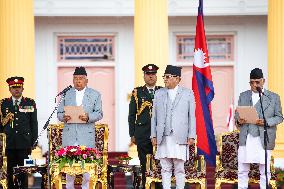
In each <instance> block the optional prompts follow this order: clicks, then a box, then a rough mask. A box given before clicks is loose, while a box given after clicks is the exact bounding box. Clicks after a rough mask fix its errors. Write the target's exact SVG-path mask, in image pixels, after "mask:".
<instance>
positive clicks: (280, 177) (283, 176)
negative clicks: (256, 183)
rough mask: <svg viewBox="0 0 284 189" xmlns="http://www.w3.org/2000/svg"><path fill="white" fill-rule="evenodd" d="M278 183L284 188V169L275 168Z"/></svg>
mask: <svg viewBox="0 0 284 189" xmlns="http://www.w3.org/2000/svg"><path fill="white" fill-rule="evenodd" d="M275 174H276V184H277V187H279V188H284V169H281V168H277V167H276V168H275Z"/></svg>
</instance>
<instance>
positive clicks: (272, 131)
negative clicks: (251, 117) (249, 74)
mask: <svg viewBox="0 0 284 189" xmlns="http://www.w3.org/2000/svg"><path fill="white" fill-rule="evenodd" d="M262 100H263V109H264V116H265V118H266V121H267V124H268V129H267V134H268V138H269V142H268V143H267V149H268V150H273V149H274V147H275V139H276V126H277V125H278V124H279V123H281V122H282V121H283V115H282V107H281V102H280V97H279V95H277V94H275V93H273V92H271V91H269V90H264V95H262ZM252 105H253V104H252V91H251V90H248V91H245V92H243V93H241V94H240V97H239V101H238V106H252ZM254 107H255V108H256V111H257V113H258V116H259V118H260V119H263V116H262V112H261V105H260V101H258V102H257V103H256V104H255V106H254ZM238 118H239V115H238V113H236V115H235V120H236V121H237V120H238ZM249 125H251V126H254V127H257V128H258V130H259V133H260V139H261V143H262V146H263V148H264V127H259V126H257V125H254V124H243V125H242V126H240V146H245V145H246V139H247V135H248V129H249Z"/></svg>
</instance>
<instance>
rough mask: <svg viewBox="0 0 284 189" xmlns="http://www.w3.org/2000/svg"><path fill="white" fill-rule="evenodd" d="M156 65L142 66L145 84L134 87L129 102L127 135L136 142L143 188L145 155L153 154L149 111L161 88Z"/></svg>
mask: <svg viewBox="0 0 284 189" xmlns="http://www.w3.org/2000/svg"><path fill="white" fill-rule="evenodd" d="M158 69H159V67H158V66H156V65H155V64H148V65H146V66H144V67H143V68H142V70H143V72H144V81H145V85H144V86H142V87H136V88H135V89H134V90H133V92H132V96H131V100H130V104H129V115H128V123H129V135H130V137H131V142H132V143H134V144H137V151H138V157H139V160H140V165H141V172H142V186H143V188H145V182H146V177H145V171H146V155H147V154H153V146H152V143H151V139H150V135H151V114H152V113H151V111H152V100H153V98H154V94H155V91H157V90H158V89H160V88H162V87H160V86H156V82H157V76H156V73H157V70H158Z"/></svg>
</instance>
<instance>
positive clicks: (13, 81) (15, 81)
mask: <svg viewBox="0 0 284 189" xmlns="http://www.w3.org/2000/svg"><path fill="white" fill-rule="evenodd" d="M24 80H25V79H24V78H23V77H18V76H15V77H10V78H8V79H7V80H6V82H7V83H8V85H9V87H21V86H23V85H24Z"/></svg>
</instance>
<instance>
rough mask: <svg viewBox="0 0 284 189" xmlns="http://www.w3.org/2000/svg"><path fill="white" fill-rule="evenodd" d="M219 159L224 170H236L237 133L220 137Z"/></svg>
mask: <svg viewBox="0 0 284 189" xmlns="http://www.w3.org/2000/svg"><path fill="white" fill-rule="evenodd" d="M220 142H221V145H220V146H221V147H220V158H221V163H222V167H223V168H224V169H235V170H237V169H238V148H239V131H238V130H236V131H233V132H230V133H226V134H224V135H222V136H221V140H220Z"/></svg>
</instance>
